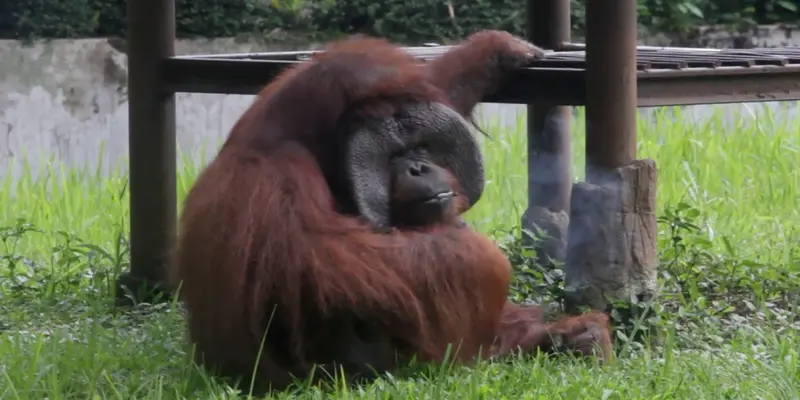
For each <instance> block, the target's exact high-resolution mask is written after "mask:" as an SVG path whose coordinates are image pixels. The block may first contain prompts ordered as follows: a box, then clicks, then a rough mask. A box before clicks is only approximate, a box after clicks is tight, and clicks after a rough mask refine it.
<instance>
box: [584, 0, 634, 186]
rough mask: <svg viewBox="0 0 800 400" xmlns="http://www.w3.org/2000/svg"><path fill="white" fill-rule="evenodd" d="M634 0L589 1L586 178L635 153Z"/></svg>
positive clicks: (587, 19) (627, 161)
mask: <svg viewBox="0 0 800 400" xmlns="http://www.w3.org/2000/svg"><path fill="white" fill-rule="evenodd" d="M636 71H637V69H636V0H614V1H606V0H588V1H587V2H586V180H587V181H589V182H592V181H593V180H594V179H595V178H597V174H598V173H600V174H602V172H604V171H606V170H613V169H614V168H617V167H620V166H623V165H626V164H628V163H630V162H632V161H633V160H634V159H635V158H636V105H637V101H636V100H637V85H636V84H637V72H636Z"/></svg>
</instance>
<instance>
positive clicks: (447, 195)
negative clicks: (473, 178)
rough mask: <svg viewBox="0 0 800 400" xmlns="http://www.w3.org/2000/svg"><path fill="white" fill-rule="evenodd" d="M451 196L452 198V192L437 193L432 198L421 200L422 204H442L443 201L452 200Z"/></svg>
mask: <svg viewBox="0 0 800 400" xmlns="http://www.w3.org/2000/svg"><path fill="white" fill-rule="evenodd" d="M453 196H454V193H453V192H442V193H438V194H437V195H435V196H433V197H429V198H427V199H425V200H423V201H422V202H423V203H426V204H433V203H444V202H445V201H448V200H450V199H452V198H453Z"/></svg>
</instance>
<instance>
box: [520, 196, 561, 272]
mask: <svg viewBox="0 0 800 400" xmlns="http://www.w3.org/2000/svg"><path fill="white" fill-rule="evenodd" d="M522 226H523V227H524V228H525V229H529V230H530V231H531V233H532V234H536V233H537V231H541V232H542V233H544V235H543V236H541V237H539V242H537V243H536V262H537V263H538V264H540V265H544V266H552V265H553V264H555V263H563V262H564V259H565V257H566V252H567V229H568V227H569V215H567V212H566V211H558V212H553V211H550V210H548V209H547V208H545V207H536V206H531V207H529V208H528V209H527V210H526V211H525V213H524V214H523V215H522ZM523 238H524V239H525V241H526V242H527V243H531V242H532V239H533V238H531V236H530V235H529V234H527V233H523Z"/></svg>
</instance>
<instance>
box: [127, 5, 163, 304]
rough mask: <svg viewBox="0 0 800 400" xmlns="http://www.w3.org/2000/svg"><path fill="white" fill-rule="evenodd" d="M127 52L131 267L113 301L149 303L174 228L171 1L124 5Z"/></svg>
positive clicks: (159, 275)
mask: <svg viewBox="0 0 800 400" xmlns="http://www.w3.org/2000/svg"><path fill="white" fill-rule="evenodd" d="M127 48H128V146H129V156H130V161H129V162H130V164H129V165H130V171H129V173H130V178H129V182H130V183H129V190H130V229H131V230H130V246H131V249H130V251H131V268H130V272H129V273H127V274H123V275H120V278H119V281H118V285H117V297H118V299H122V297H121V296H124V295H125V291H130V292H131V293H132V294H133V295H134V296H135V297H136V299H137V300H140V301H148V300H150V296H152V295H153V294H154V291H155V292H157V291H158V290H156V289H157V288H158V286H159V285H160V284H161V283H162V282H163V281H164V278H165V274H164V272H165V266H166V262H167V257H168V255H169V251H170V249H171V246H172V245H173V243H174V236H175V232H176V229H175V228H176V225H177V197H176V186H175V173H176V151H175V147H176V144H175V95H174V94H173V93H167V92H164V86H165V85H164V82H163V77H162V68H161V66H162V64H163V63H162V61H163V60H164V59H165V58H167V57H171V56H173V55H174V54H175V2H174V1H173V0H128V45H127ZM142 285H144V286H142ZM142 289H145V290H142Z"/></svg>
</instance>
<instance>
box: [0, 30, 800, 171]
mask: <svg viewBox="0 0 800 400" xmlns="http://www.w3.org/2000/svg"><path fill="white" fill-rule="evenodd" d="M791 33H792V31H791V30H785V29H782V28H775V27H772V28H761V29H760V30H759V31H758V32H756V33H755V34H752V35H749V36H746V37H747V38H748V39H747V40H749V41H750V43H749V44H756V45H758V46H776V45H798V44H800V39H797V37H793V36H792V34H791ZM740 36H741V35H738V34H737V35H730V34H725V33H719V32H716V31H714V30H713V29H711V30H709V31H708V32H707V34H705V35H704V36H702V38H703V41H704V43H702V44H707V45H710V46H717V47H732V46H734V45H737V44H738V45H741V44H742V39H738V37H740ZM644 42H645V43H648V44H669V42H670V39H669V38H667V37H661V36H659V37H654V38H651V39H648V40H645V41H644ZM176 46H177V52H178V53H179V54H198V53H222V52H251V51H275V50H292V49H299V48H313V47H316V45H314V44H312V45H298V46H290V45H287V46H277V45H270V46H266V45H259V44H256V43H253V42H250V43H242V42H237V41H235V40H233V39H216V40H212V41H208V40H195V41H179V42H177V44H176ZM119 47H120V46H119V45H118V44H117V43H115V41H113V40H111V41H109V40H105V39H85V40H54V41H49V42H42V43H36V44H34V45H24V44H22V43H20V42H17V41H8V40H7V41H0V55H2V56H0V177H2V176H5V175H6V174H9V173H12V172H10V171H12V170H13V171H14V172H13V175H14V176H17V175H19V173H20V168H19V167H20V166H21V165H20V163H21V161H22V160H23V158H27V159H28V160H32V161H34V162H35V164H34V165H32V167H33V172H34V173H37V172H38V167H39V166H40V165H42V163H41V161H45V160H47V159H49V158H52V160H53V161H56V162H59V163H64V164H66V165H70V166H74V167H89V168H91V169H94V168H95V167H96V166H97V163H98V162H102V163H103V169H104V170H105V169H108V168H109V167H113V166H115V165H118V164H119V163H120V161H124V160H125V156H126V155H127V147H128V146H127V131H128V127H127V118H128V116H127V100H126V89H127V87H126V68H127V66H126V57H125V54H124V53H123V52H121V51H119V50H118V48H119ZM251 100H252V97H251V96H234V95H206V94H183V93H182V94H179V95H178V101H177V109H178V115H177V121H178V145H179V149H181V150H182V151H183V152H189V153H192V154H194V155H197V150H198V149H199V148H200V146H201V145H202V144H203V143H204V142H206V143H207V144H210V145H211V146H209V149H208V150H207V152H206V154H207V155H210V154H212V153H213V151H214V150H215V145H216V144H218V143H219V140H221V139H222V138H224V136H225V135H226V134H227V132H228V130H229V129H230V127H231V126H232V124H233V123H234V122H235V121H236V119H237V118H238V117H239V115H240V114H241V113H242V112H243V111H244V109H245V108H246V107H247V106H248V105H249V104H250V102H251ZM700 110H702V108H700ZM481 112H482V114H483V115H484V117H486V116H492V117H499V118H500V120H501V121H503V123H508V124H514V123H515V122H516V121H517V120H516V116H517V115H518V114H519V113H521V112H524V108H523V107H521V106H513V105H485V107H483V108H482V110H481ZM101 149H102V150H101ZM24 156H27V157H24ZM12 165H13V168H12Z"/></svg>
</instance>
